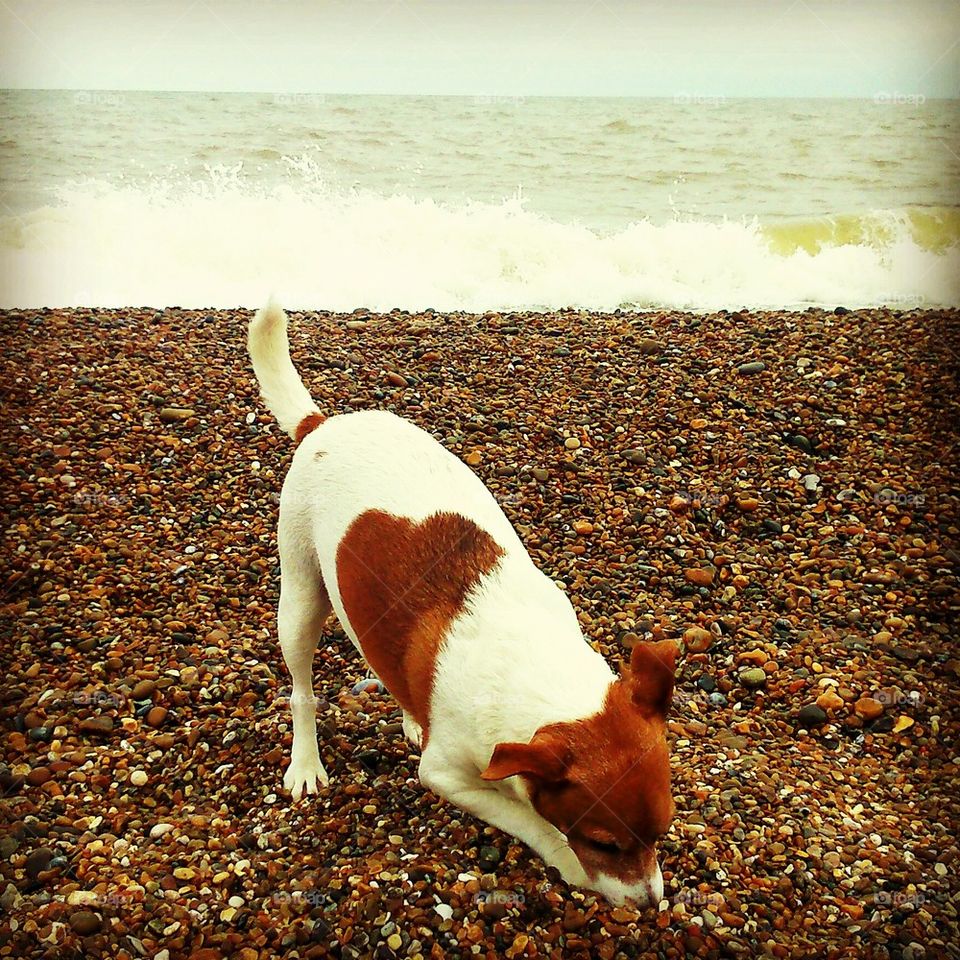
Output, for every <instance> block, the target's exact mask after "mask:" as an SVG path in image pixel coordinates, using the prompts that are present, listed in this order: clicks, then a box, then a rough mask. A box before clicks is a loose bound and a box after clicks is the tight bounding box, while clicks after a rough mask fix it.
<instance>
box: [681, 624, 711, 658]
mask: <svg viewBox="0 0 960 960" xmlns="http://www.w3.org/2000/svg"><path fill="white" fill-rule="evenodd" d="M715 639H716V638H715V637H714V635H713V634H712V633H711V632H710V631H709V630H704V629H703V627H689V628H688V629H687V630H685V631H684V634H683V642H684V644H685V646H686V648H687V649H688V650H690V651H691V652H693V653H705V652H706V651H707V650H709V649H710V647H712V646H713V641H714V640H715Z"/></svg>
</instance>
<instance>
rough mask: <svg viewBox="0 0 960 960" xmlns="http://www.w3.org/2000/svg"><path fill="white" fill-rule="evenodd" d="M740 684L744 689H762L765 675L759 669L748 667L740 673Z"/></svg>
mask: <svg viewBox="0 0 960 960" xmlns="http://www.w3.org/2000/svg"><path fill="white" fill-rule="evenodd" d="M740 682H741V683H742V684H743V685H744V686H745V687H752V688H755V687H762V686H765V685H766V682H767V674H766V672H765V671H764V670H763V669H762V668H760V667H750V668H748V669H746V670H741V671H740Z"/></svg>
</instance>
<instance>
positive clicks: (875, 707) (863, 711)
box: [853, 697, 883, 721]
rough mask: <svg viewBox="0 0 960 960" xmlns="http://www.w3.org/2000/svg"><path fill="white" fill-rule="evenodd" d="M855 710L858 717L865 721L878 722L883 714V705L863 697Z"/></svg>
mask: <svg viewBox="0 0 960 960" xmlns="http://www.w3.org/2000/svg"><path fill="white" fill-rule="evenodd" d="M853 709H854V710H855V711H856V713H857V716H858V717H861V718H862V719H864V720H867V721H870V720H876V719H877V717H879V716H880V714H881V713H883V704H882V703H881V702H880V701H879V700H875V699H874V698H873V697H861V698H860V699H859V700H858V701H857V702H856V703H855V704H854V705H853Z"/></svg>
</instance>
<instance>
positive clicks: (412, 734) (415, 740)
mask: <svg viewBox="0 0 960 960" xmlns="http://www.w3.org/2000/svg"><path fill="white" fill-rule="evenodd" d="M403 735H404V736H405V737H406V738H407V739H408V740H409V741H410V743H412V744H413V745H414V746H415V747H416V748H417V749H418V750H419V749H420V748H421V747H422V746H423V727H421V726H420V724H419V723H417V721H416V720H414V719H413V717H411V716H410V714H409V713H405V714H404V715H403Z"/></svg>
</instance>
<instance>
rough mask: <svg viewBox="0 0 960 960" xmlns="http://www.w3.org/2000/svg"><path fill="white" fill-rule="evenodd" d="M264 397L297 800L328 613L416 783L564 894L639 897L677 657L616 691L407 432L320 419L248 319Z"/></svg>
mask: <svg viewBox="0 0 960 960" xmlns="http://www.w3.org/2000/svg"><path fill="white" fill-rule="evenodd" d="M248 346H249V350H250V356H251V359H252V360H253V367H254V370H255V371H256V375H257V379H258V380H259V382H260V388H261V391H262V393H263V398H264V400H265V402H266V404H267V406H268V407H269V408H270V410H271V411H272V413H273V414H274V416H275V417H276V418H277V420H278V421H279V422H280V426H281V427H283V429H284V430H286V431H287V433H289V434H290V435H291V436H292V437H293V438H294V439H295V440H296V441H297V443H298V444H299V446H298V449H297V451H296V454H295V455H294V458H293V463H292V465H291V467H290V471H289V473H288V474H287V478H286V481H285V482H284V484H283V491H282V494H281V497H280V526H279V534H278V539H279V547H280V569H281V588H280V608H279V613H278V630H279V637H280V645H281V648H282V650H283V656H284V659H285V661H286V664H287V667H288V668H289V670H290V674H291V676H292V678H293V697H292V711H293V750H292V757H291V760H290V766H289V768H288V769H287V772H286V775H285V776H284V781H283V782H284V786H285V787H287V789H289V790H290V791H291V792H292V794H293V797H294V799H295V800H299V799H300V797H301V796H302V795H303V793H304V791H306V792H307V793H316V791H317V784H318V783H319V784H323V785H326V783H327V773H326V771H325V770H324V768H323V764H322V763H321V762H320V754H319V751H318V748H317V734H316V717H315V700H314V695H313V677H312V661H313V656H314V652H315V650H316V647H317V642H318V640H319V638H320V633H321V629H322V627H323V624H324V621H325V620H326V619H327V617H328V616H329V614H330V612H331V611H333V612H335V613H336V615H337V617H338V619H339V620H340V623H341V625H342V626H343V629H344V631H345V632H346V633H347V635H348V636H349V637H350V639H351V640H352V641H353V643H354V645H355V646H356V647H357V649H358V650H359V651H360V653H361V654H362V655H363V657H364V659H365V660H366V662H367V663H368V664H369V666H370V668H371V669H372V670H373V671H374V673H375V674H376V676H377V677H379V678H380V680H381V681H382V682H383V684H384V685H385V686H386V687H387V689H388V690H389V691H390V692H391V693H392V694H393V696H394V697H395V698H396V699H397V702H398V703H399V704H400V706H401V707H402V708H403V727H404V732H405V733H406V735H407V737H408V738H409V739H410V740H411V741H413V743H415V744H416V745H417V746H418V747H420V748H421V754H422V755H421V759H420V779H421V781H422V782H423V783H424V784H425V785H426V786H427V787H429V788H430V789H432V790H434V791H435V792H436V793H438V794H440V796H442V797H445V798H446V799H447V800H449V801H450V802H451V803H453V804H456V805H457V806H458V807H461V808H462V809H463V810H466V811H468V812H469V813H472V814H473V815H474V816H477V817H479V818H480V819H482V820H485V821H486V822H487V823H490V824H493V825H494V826H496V827H499V828H500V829H501V830H503V831H505V832H506V833H509V834H512V835H513V836H515V837H517V838H519V839H520V840H522V841H523V842H525V843H527V844H529V846H530V847H532V848H533V849H534V850H535V851H536V852H537V853H538V854H539V855H540V856H541V857H542V858H543V859H544V860H545V861H546V863H548V864H552V865H553V866H555V867H557V868H558V870H559V871H560V873H561V875H562V876H563V878H564V879H565V880H566V881H567V882H568V883H571V884H575V885H577V886H581V887H586V888H589V889H593V890H597V891H599V892H600V893H602V894H604V895H605V896H606V897H607V898H608V899H609V900H610V901H611V902H614V903H622V902H623V901H624V900H625V899H628V898H629V899H631V900H634V901H636V902H638V903H641V904H642V903H647V902H653V903H656V902H657V901H658V900H659V899H660V898H661V896H662V893H663V879H662V876H661V873H660V868H659V866H658V864H657V856H656V844H657V840H658V838H659V837H660V836H661V835H662V834H663V833H664V832H665V831H666V830H667V828H668V826H669V824H670V822H671V819H672V817H673V810H674V808H673V801H672V798H671V793H670V763H669V756H668V749H667V742H666V736H665V734H666V724H665V718H666V713H667V709H668V707H669V705H670V700H671V698H672V695H673V686H674V671H675V659H676V655H677V648H676V645H675V644H673V643H672V642H671V641H662V642H659V643H646V644H638V645H637V646H635V647H634V649H633V655H632V657H631V659H630V664H629V667H628V668H625V669H624V670H623V671H622V676H621V677H619V678H618V677H617V676H616V675H615V674H614V673H613V672H612V671H611V669H610V667H609V666H608V665H607V663H606V661H605V660H604V659H603V657H602V656H601V655H600V654H599V653H597V652H596V651H595V650H594V649H593V648H592V647H591V646H590V645H589V644H588V643H587V642H586V641H585V640H584V637H583V634H582V633H581V632H580V626H579V624H578V622H577V617H576V614H575V613H574V610H573V607H572V606H571V605H570V601H569V600H568V599H567V597H566V596H565V595H564V593H563V592H562V591H561V590H560V589H559V588H558V587H557V586H556V585H555V584H554V583H553V581H551V580H550V579H549V578H548V577H546V576H545V575H544V574H543V573H541V572H540V571H539V570H538V569H537V568H536V567H535V566H534V564H533V561H532V560H531V559H530V557H529V555H528V554H527V552H526V550H524V547H523V544H522V543H521V542H520V539H519V538H518V536H517V534H516V533H515V532H514V530H513V528H512V527H511V526H510V522H509V521H508V520H507V518H506V516H505V515H504V513H503V511H502V510H501V509H500V507H499V506H498V505H497V502H496V500H494V498H493V496H492V495H491V494H490V492H489V491H488V490H487V488H486V487H485V486H484V485H483V483H482V482H481V481H480V480H479V479H478V478H477V477H476V475H475V474H474V473H473V472H472V471H471V470H470V468H469V467H467V466H466V465H465V464H464V463H462V462H461V461H460V460H458V459H457V458H456V457H455V456H454V455H453V454H452V453H450V452H449V451H447V450H445V449H444V448H443V447H442V446H441V445H440V444H439V443H437V441H436V440H434V439H433V438H432V437H431V436H430V435H429V434H428V433H426V432H425V431H423V430H421V429H420V428H419V427H416V426H414V425H413V424H412V423H410V422H408V421H406V420H403V419H401V418H400V417H397V416H395V415H394V414H391V413H387V412H380V411H367V412H360V413H350V414H345V415H342V416H335V417H331V418H329V419H326V418H325V417H324V416H323V415H322V414H321V413H320V411H319V410H318V408H317V406H316V404H315V403H314V402H313V400H312V399H311V398H310V395H309V393H308V392H307V389H306V388H305V387H304V385H303V383H302V381H301V380H300V378H299V376H298V375H297V372H296V370H295V369H294V367H293V364H292V362H291V360H290V353H289V343H288V340H287V317H286V314H285V313H284V312H283V310H281V309H280V308H279V307H278V306H276V305H274V304H272V303H271V304H269V305H268V306H267V307H265V308H264V309H263V310H261V311H260V312H259V313H258V314H257V315H256V317H255V318H254V319H253V322H252V323H251V324H250V330H249V342H248Z"/></svg>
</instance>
